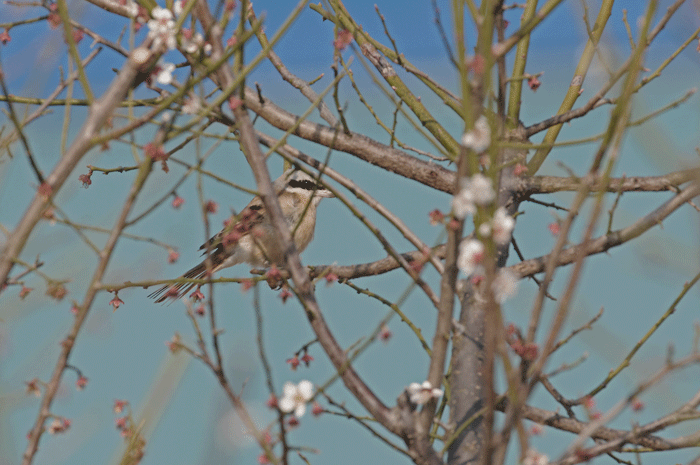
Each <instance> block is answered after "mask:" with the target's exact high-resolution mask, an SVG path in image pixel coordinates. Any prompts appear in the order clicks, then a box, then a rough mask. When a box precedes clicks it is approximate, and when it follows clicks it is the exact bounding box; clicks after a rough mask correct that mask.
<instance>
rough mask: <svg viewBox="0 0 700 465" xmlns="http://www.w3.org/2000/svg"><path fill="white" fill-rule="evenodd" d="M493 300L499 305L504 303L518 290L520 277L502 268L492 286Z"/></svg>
mask: <svg viewBox="0 0 700 465" xmlns="http://www.w3.org/2000/svg"><path fill="white" fill-rule="evenodd" d="M491 289H492V290H493V298H494V299H495V300H496V302H498V303H499V304H501V303H503V302H504V301H506V300H507V299H509V298H510V297H512V296H513V295H515V292H516V291H517V290H518V276H517V275H516V274H515V273H513V272H512V271H510V270H509V269H507V268H502V269H501V270H499V271H498V274H496V279H494V280H493V283H492V284H491Z"/></svg>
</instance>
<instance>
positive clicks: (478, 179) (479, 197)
mask: <svg viewBox="0 0 700 465" xmlns="http://www.w3.org/2000/svg"><path fill="white" fill-rule="evenodd" d="M495 198H496V192H495V191H494V190H493V184H492V183H491V180H490V179H489V178H487V177H486V176H484V175H483V174H480V173H477V174H475V175H474V176H472V177H471V178H468V179H464V180H463V181H462V188H461V189H460V191H459V192H457V194H456V195H455V196H454V197H453V198H452V211H453V212H454V215H455V216H456V217H457V218H459V219H460V220H463V219H464V218H466V216H467V215H473V214H474V213H476V205H487V204H489V203H491V202H492V201H493V200H494V199H495Z"/></svg>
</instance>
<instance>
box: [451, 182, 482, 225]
mask: <svg viewBox="0 0 700 465" xmlns="http://www.w3.org/2000/svg"><path fill="white" fill-rule="evenodd" d="M452 212H453V213H454V215H455V216H456V217H457V218H459V219H460V220H463V219H464V218H466V217H467V215H473V214H474V213H476V206H475V205H474V199H473V198H472V193H471V191H470V190H469V189H462V190H460V191H459V192H457V195H455V196H454V197H453V198H452Z"/></svg>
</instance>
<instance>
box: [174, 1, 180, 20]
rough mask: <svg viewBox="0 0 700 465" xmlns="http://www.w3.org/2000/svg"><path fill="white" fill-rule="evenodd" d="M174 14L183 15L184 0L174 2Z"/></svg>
mask: <svg viewBox="0 0 700 465" xmlns="http://www.w3.org/2000/svg"><path fill="white" fill-rule="evenodd" d="M173 13H175V16H180V15H181V14H182V0H175V1H174V2H173Z"/></svg>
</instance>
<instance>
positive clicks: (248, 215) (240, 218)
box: [199, 198, 263, 255]
mask: <svg viewBox="0 0 700 465" xmlns="http://www.w3.org/2000/svg"><path fill="white" fill-rule="evenodd" d="M262 209H263V204H262V200H260V199H257V198H256V199H254V200H253V201H251V202H250V203H249V204H248V206H247V207H245V208H244V209H243V210H242V211H241V212H240V213H239V214H238V215H234V216H232V217H231V221H230V222H229V223H228V224H227V225H226V226H224V229H222V230H221V231H219V232H218V233H217V234H215V235H214V236H213V237H212V238H211V239H209V240H208V241H207V242H205V243H204V244H202V245H201V246H200V247H199V250H204V252H203V253H202V255H203V254H205V253H206V249H207V247H209V248H211V249H214V248H216V247H217V246H218V245H221V244H222V243H225V242H226V241H225V240H224V239H225V238H226V237H227V236H229V235H230V234H232V233H235V234H233V235H232V236H231V237H230V238H232V239H233V238H238V239H240V238H241V237H243V236H245V235H246V234H248V233H249V232H250V230H251V229H253V228H254V227H255V226H256V225H258V224H260V223H261V222H262V221H263V216H262V215H261V214H260V212H261V211H262Z"/></svg>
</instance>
